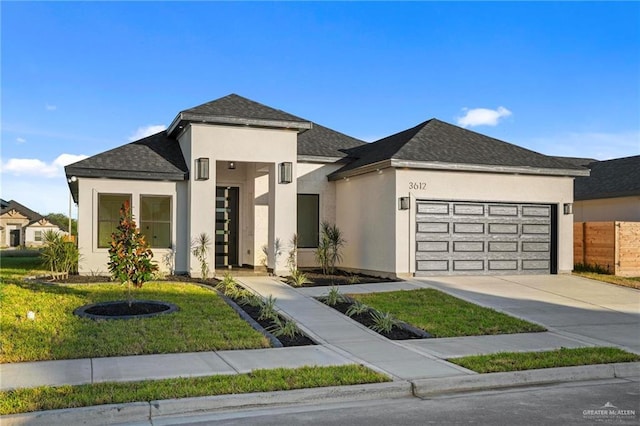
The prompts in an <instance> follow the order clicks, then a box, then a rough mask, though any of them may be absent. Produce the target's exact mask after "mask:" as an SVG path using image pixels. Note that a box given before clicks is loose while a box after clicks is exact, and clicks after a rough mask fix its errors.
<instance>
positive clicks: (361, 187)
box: [336, 169, 406, 275]
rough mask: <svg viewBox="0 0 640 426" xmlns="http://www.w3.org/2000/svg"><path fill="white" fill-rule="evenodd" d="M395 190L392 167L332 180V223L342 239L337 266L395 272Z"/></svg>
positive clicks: (383, 272) (377, 271) (385, 273)
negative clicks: (341, 253) (333, 217)
mask: <svg viewBox="0 0 640 426" xmlns="http://www.w3.org/2000/svg"><path fill="white" fill-rule="evenodd" d="M395 192H396V178H395V172H394V170H393V169H384V170H381V171H380V172H374V173H368V174H366V175H360V176H354V177H351V178H348V179H342V180H339V181H336V224H337V225H338V227H339V228H340V230H342V232H343V233H344V237H345V240H346V244H345V247H344V260H343V262H342V263H341V264H340V265H339V266H340V267H344V268H348V269H354V270H360V271H364V272H371V273H374V272H375V273H378V274H380V275H393V274H395V272H396V268H397V263H398V262H397V261H396V255H395V252H396V243H397V238H396V233H397V228H398V224H397V223H396V208H397V207H396V206H397V202H396V200H395ZM405 263H406V261H405Z"/></svg>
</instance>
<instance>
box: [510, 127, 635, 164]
mask: <svg viewBox="0 0 640 426" xmlns="http://www.w3.org/2000/svg"><path fill="white" fill-rule="evenodd" d="M523 142H524V145H526V146H527V147H529V148H531V149H533V150H535V151H538V152H541V153H543V154H547V155H560V156H565V157H583V158H595V159H596V160H610V159H612V158H620V157H629V156H632V155H638V154H640V131H637V130H634V131H628V132H611V133H606V132H582V133H580V132H569V133H562V134H559V135H550V136H542V137H536V138H532V139H530V140H528V141H523Z"/></svg>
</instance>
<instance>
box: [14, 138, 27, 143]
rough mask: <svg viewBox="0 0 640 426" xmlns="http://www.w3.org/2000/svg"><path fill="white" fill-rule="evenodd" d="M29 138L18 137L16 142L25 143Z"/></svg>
mask: <svg viewBox="0 0 640 426" xmlns="http://www.w3.org/2000/svg"><path fill="white" fill-rule="evenodd" d="M26 141H27V140H26V139H25V138H16V142H18V143H25V142H26Z"/></svg>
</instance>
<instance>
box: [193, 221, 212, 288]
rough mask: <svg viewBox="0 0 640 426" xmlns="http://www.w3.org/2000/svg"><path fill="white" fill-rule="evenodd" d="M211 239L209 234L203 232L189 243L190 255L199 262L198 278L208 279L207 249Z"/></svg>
mask: <svg viewBox="0 0 640 426" xmlns="http://www.w3.org/2000/svg"><path fill="white" fill-rule="evenodd" d="M210 246H211V238H210V237H209V234H207V233H205V232H203V233H201V234H200V235H198V236H197V237H196V238H194V239H193V240H192V241H191V253H192V254H193V255H194V256H195V257H196V259H198V262H200V278H202V279H203V280H206V279H207V278H209V262H208V260H209V247H210Z"/></svg>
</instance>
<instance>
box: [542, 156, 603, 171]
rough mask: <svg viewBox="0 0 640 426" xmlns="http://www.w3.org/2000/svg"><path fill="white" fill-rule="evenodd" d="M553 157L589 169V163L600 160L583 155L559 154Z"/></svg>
mask: <svg viewBox="0 0 640 426" xmlns="http://www.w3.org/2000/svg"><path fill="white" fill-rule="evenodd" d="M553 158H555V159H558V160H560V161H564V162H565V163H570V164H573V165H574V166H580V167H585V168H587V169H588V168H589V164H591V163H593V162H594V161H598V160H596V159H595V158H582V157H558V156H554V157H553Z"/></svg>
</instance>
